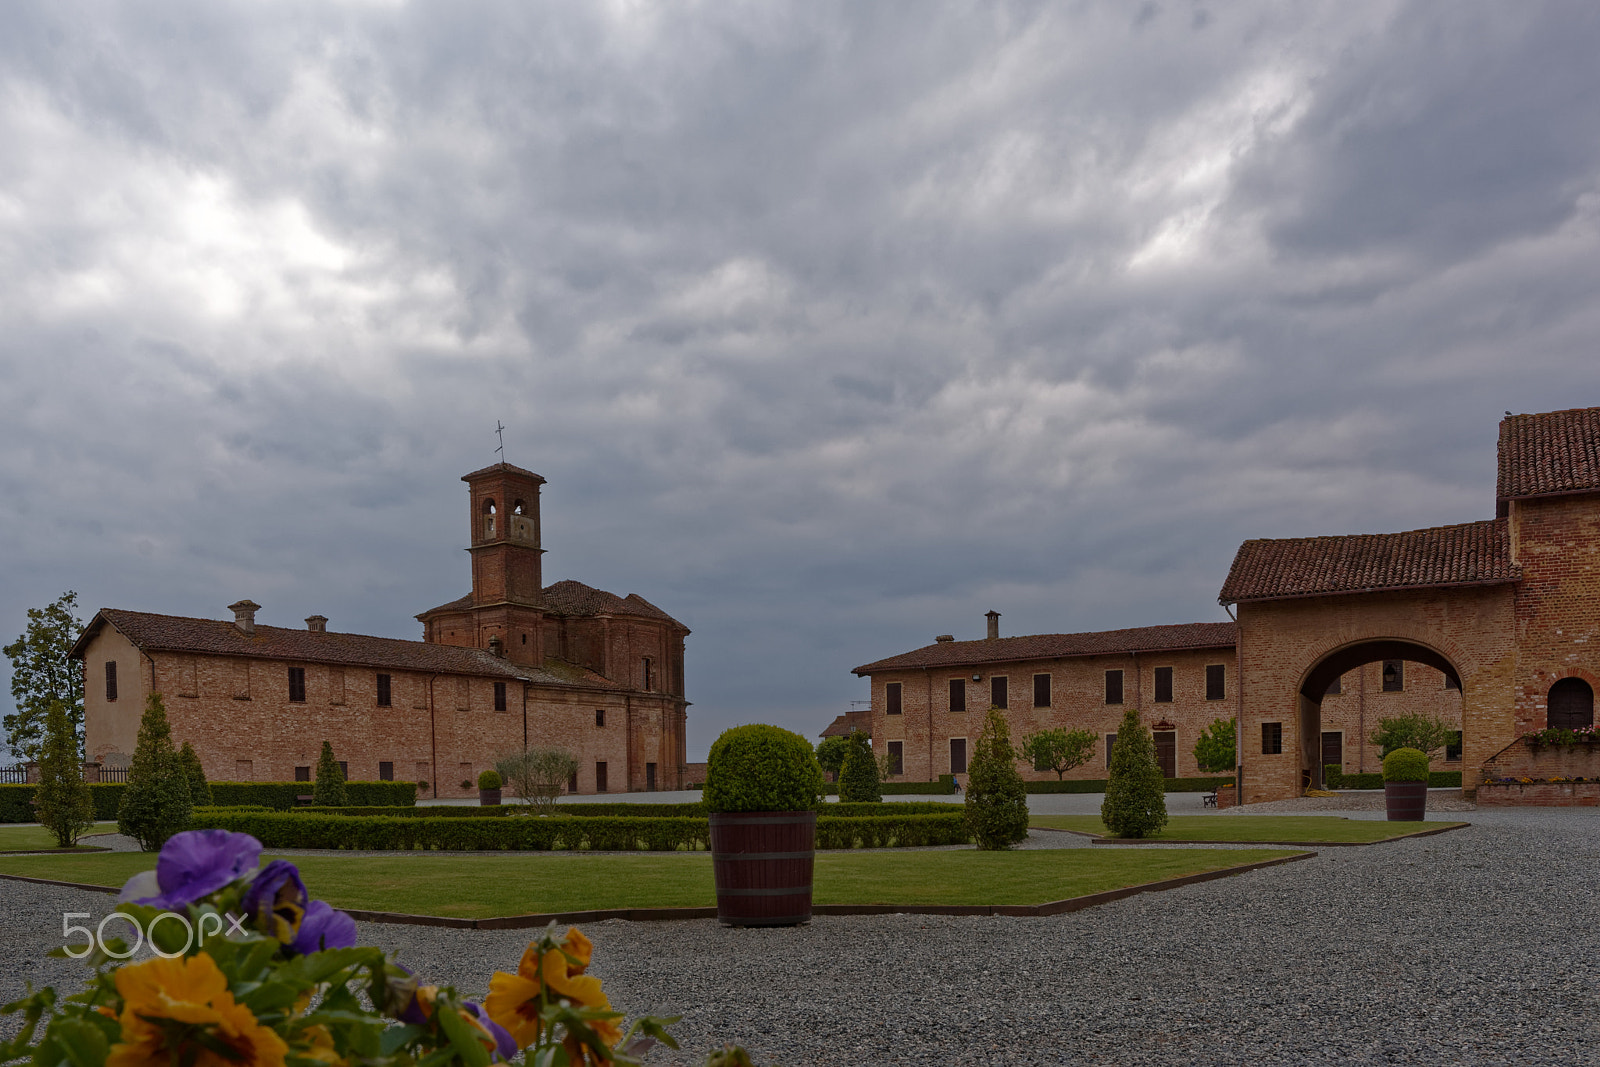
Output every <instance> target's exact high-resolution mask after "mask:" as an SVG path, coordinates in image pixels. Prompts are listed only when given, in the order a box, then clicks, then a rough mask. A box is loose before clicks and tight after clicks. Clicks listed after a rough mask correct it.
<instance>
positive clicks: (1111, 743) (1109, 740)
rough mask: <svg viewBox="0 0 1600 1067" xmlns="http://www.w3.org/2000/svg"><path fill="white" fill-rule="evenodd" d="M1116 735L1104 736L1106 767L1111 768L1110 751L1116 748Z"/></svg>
mask: <svg viewBox="0 0 1600 1067" xmlns="http://www.w3.org/2000/svg"><path fill="white" fill-rule="evenodd" d="M1116 744H1117V735H1116V734H1106V766H1107V767H1110V766H1111V750H1112V749H1113V748H1115V747H1116Z"/></svg>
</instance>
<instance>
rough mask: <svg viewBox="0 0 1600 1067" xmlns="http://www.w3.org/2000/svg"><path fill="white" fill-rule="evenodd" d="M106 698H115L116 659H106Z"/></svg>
mask: <svg viewBox="0 0 1600 1067" xmlns="http://www.w3.org/2000/svg"><path fill="white" fill-rule="evenodd" d="M106 699H107V700H115V699H117V661H116V660H114V659H108V660H106Z"/></svg>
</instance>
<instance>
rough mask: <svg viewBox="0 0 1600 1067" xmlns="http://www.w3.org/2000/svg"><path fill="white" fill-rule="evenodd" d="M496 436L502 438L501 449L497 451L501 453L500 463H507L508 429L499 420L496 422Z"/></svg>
mask: <svg viewBox="0 0 1600 1067" xmlns="http://www.w3.org/2000/svg"><path fill="white" fill-rule="evenodd" d="M494 435H495V436H496V437H498V438H500V447H499V448H497V449H495V451H496V452H498V453H500V462H501V463H504V462H505V461H506V427H505V424H504V423H502V422H501V421H500V420H499V419H495V420H494Z"/></svg>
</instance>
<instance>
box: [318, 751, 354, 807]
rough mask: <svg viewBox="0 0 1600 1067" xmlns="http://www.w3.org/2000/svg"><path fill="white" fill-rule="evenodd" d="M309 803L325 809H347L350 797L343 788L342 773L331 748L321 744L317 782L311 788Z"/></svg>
mask: <svg viewBox="0 0 1600 1067" xmlns="http://www.w3.org/2000/svg"><path fill="white" fill-rule="evenodd" d="M311 803H313V804H321V805H324V806H326V807H332V808H344V807H349V805H350V797H349V795H348V794H347V793H346V792H345V788H344V771H343V770H341V769H340V768H339V761H338V760H336V759H334V758H333V746H332V745H330V744H328V742H326V741H324V742H322V755H321V757H320V758H318V760H317V780H316V783H315V784H314V785H312V787H311Z"/></svg>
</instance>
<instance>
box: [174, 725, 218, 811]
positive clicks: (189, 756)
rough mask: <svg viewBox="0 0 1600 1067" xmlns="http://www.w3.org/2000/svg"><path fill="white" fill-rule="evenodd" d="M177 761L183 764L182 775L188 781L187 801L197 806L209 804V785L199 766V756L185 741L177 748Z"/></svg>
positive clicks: (202, 768)
mask: <svg viewBox="0 0 1600 1067" xmlns="http://www.w3.org/2000/svg"><path fill="white" fill-rule="evenodd" d="M178 762H180V763H182V764H183V774H184V777H185V778H187V779H188V781H189V803H190V804H192V805H193V806H195V807H197V808H198V807H202V806H205V805H208V804H210V803H211V800H212V798H211V785H210V783H209V782H207V781H206V771H205V768H204V767H202V766H200V757H199V756H198V755H196V754H195V750H194V746H193V745H191V744H189V742H187V741H185V742H184V743H183V747H182V748H181V749H179V750H178Z"/></svg>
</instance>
